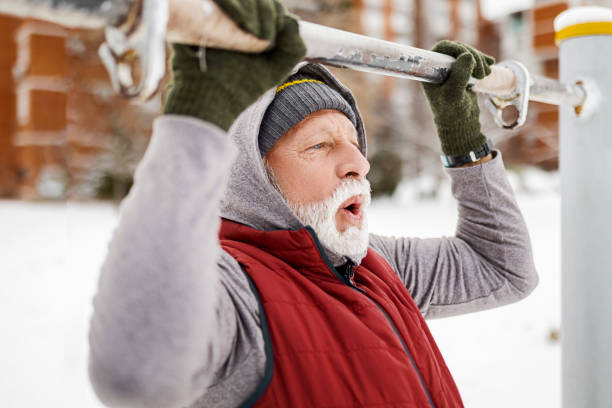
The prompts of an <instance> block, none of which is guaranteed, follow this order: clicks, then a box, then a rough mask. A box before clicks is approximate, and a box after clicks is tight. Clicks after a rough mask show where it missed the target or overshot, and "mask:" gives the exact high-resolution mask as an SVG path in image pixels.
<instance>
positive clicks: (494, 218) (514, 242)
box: [370, 151, 538, 318]
mask: <svg viewBox="0 0 612 408" xmlns="http://www.w3.org/2000/svg"><path fill="white" fill-rule="evenodd" d="M447 174H448V175H449V177H450V179H451V185H452V192H453V196H454V197H455V198H456V199H457V201H458V206H459V211H458V213H459V219H458V222H457V230H456V234H455V236H454V237H443V238H433V239H418V238H407V237H406V238H395V237H382V236H377V235H374V234H371V236H370V237H371V239H370V245H371V246H372V247H373V248H374V249H375V250H377V251H378V252H379V253H380V254H381V255H382V256H383V257H384V258H385V259H386V260H387V261H388V262H389V263H390V264H391V266H392V267H393V268H394V269H395V270H396V271H397V273H398V274H399V276H400V278H401V279H402V281H403V282H404V284H405V285H406V287H407V288H408V290H409V292H410V293H411V295H412V297H413V298H414V300H415V302H416V303H417V305H418V307H419V309H420V310H421V313H422V314H423V315H424V316H425V317H427V318H437V317H447V316H453V315H458V314H462V313H470V312H475V311H479V310H484V309H489V308H492V307H496V306H501V305H504V304H507V303H511V302H515V301H517V300H520V299H522V298H523V297H525V296H527V295H528V294H529V293H530V292H531V291H532V290H533V289H534V288H535V286H536V285H537V282H538V277H537V273H536V271H535V266H534V262H533V255H532V252H531V242H530V239H529V234H528V232H527V227H526V225H525V222H524V220H523V217H522V215H521V212H520V210H519V208H518V205H517V203H516V200H515V198H514V194H513V192H512V188H511V187H510V184H509V182H508V179H507V176H506V171H505V169H504V165H503V161H502V158H501V154H500V153H499V152H498V151H496V157H495V158H494V159H493V160H491V161H489V162H487V163H484V164H480V165H477V166H473V167H465V168H456V169H447Z"/></svg>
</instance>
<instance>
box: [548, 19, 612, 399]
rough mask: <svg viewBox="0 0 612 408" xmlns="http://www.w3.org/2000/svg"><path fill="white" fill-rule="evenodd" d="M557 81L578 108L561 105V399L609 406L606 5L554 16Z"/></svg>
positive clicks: (611, 225)
mask: <svg viewBox="0 0 612 408" xmlns="http://www.w3.org/2000/svg"><path fill="white" fill-rule="evenodd" d="M555 30H556V32H557V40H558V42H559V43H560V57H559V61H560V76H561V81H562V82H563V83H566V84H569V83H575V82H576V81H583V82H584V84H585V88H586V91H587V94H588V95H589V97H588V98H587V103H585V105H584V106H583V110H582V112H580V114H577V113H576V112H575V111H574V109H572V108H571V107H569V106H561V108H560V139H561V141H560V168H561V197H562V199H561V207H562V209H561V214H562V216H561V217H562V221H561V226H562V238H561V242H562V243H561V247H562V368H563V373H562V379H563V385H562V389H563V391H562V394H563V395H562V400H563V407H564V408H575V407H590V408H604V407H605V408H610V407H612V99H611V98H612V71H611V69H610V62H611V58H612V9H606V8H601V7H578V8H574V9H570V10H568V11H566V12H564V13H562V14H560V15H559V16H558V17H557V19H556V20H555Z"/></svg>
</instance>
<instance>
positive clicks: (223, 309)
mask: <svg viewBox="0 0 612 408" xmlns="http://www.w3.org/2000/svg"><path fill="white" fill-rule="evenodd" d="M235 154H236V153H235V147H234V146H233V144H232V142H231V141H230V140H229V139H228V137H227V136H226V134H225V132H223V131H222V130H221V129H219V128H217V127H216V126H214V125H212V124H208V123H206V122H203V121H200V120H197V119H193V118H188V117H182V116H175V115H167V116H162V117H160V118H158V119H157V120H156V121H155V123H154V128H153V136H152V139H151V143H150V145H149V147H148V149H147V152H146V153H145V156H144V157H143V159H142V161H141V162H140V164H139V166H138V168H137V170H136V173H135V182H134V186H133V188H132V190H131V191H130V194H129V195H128V197H126V199H125V200H124V201H123V202H122V204H121V208H120V216H119V224H118V226H117V228H116V230H115V231H114V234H113V237H112V240H111V242H110V244H109V247H108V254H107V257H106V259H105V261H104V264H103V266H102V270H101V275H100V280H99V284H98V292H97V294H96V296H95V298H94V312H93V316H92V319H91V325H90V333H89V341H90V355H89V375H90V380H91V383H92V385H93V388H94V390H95V391H96V393H97V395H98V397H99V398H100V400H101V401H102V402H104V403H105V404H106V405H108V406H111V407H179V406H185V405H188V404H190V403H192V402H194V401H195V399H196V398H197V397H199V396H201V395H202V394H203V392H204V391H205V390H206V389H207V388H208V387H209V386H211V384H212V383H214V382H215V380H217V379H218V377H219V376H226V375H228V372H231V371H232V367H233V366H235V365H236V364H237V363H236V362H234V361H228V360H229V359H230V356H231V355H232V352H233V351H235V350H236V349H237V348H244V349H248V348H249V347H248V346H249V344H248V343H249V342H251V343H253V342H257V341H259V340H257V341H256V340H254V339H252V337H254V336H255V337H256V335H257V330H256V328H255V329H254V326H256V325H257V322H258V320H257V319H258V316H257V313H258V312H257V305H256V303H253V299H254V295H253V294H252V293H251V292H250V291H249V290H248V289H247V288H245V284H244V281H245V280H246V279H245V278H244V276H242V275H241V273H240V272H241V271H240V269H239V266H238V264H237V263H236V262H235V261H234V260H233V258H232V259H228V258H230V257H229V256H222V255H227V254H226V253H225V252H223V251H222V250H221V249H220V247H219V242H218V235H217V234H218V229H219V214H218V213H219V202H220V199H221V194H222V192H223V188H224V186H225V184H226V182H227V177H228V174H229V170H230V166H231V164H232V162H233V160H234V157H235ZM232 261H234V262H232ZM241 276H242V278H241ZM241 285H242V287H241ZM240 295H244V296H243V297H244V298H245V299H241V296H240ZM245 321H246V322H245ZM245 327H246V328H247V329H248V330H250V332H249V333H248V336H247V335H245V334H244V330H245ZM238 343H239V344H238ZM239 356H240V355H239V354H238V357H239ZM233 358H234V359H235V358H237V357H233ZM253 381H256V379H253ZM247 386H248V384H247Z"/></svg>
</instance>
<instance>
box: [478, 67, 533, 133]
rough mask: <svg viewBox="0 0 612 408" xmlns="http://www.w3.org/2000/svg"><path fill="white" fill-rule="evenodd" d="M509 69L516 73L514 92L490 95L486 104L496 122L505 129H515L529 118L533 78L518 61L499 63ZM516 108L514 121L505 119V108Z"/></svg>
mask: <svg viewBox="0 0 612 408" xmlns="http://www.w3.org/2000/svg"><path fill="white" fill-rule="evenodd" d="M497 65H498V66H502V67H504V68H507V69H509V70H510V71H512V73H514V76H515V78H516V85H515V87H514V90H513V91H512V93H510V94H508V95H503V96H497V95H489V96H488V98H487V100H486V102H485V105H486V107H487V108H488V109H489V111H490V112H491V113H492V114H493V117H494V118H495V123H497V125H498V126H500V127H502V128H504V129H514V128H516V127H519V126H522V125H523V124H524V123H525V120H526V119H527V109H528V107H529V91H530V88H531V78H530V75H529V71H527V68H525V66H524V65H523V64H521V63H520V62H518V61H512V60H509V61H502V62H500V63H498V64H497ZM510 106H512V107H514V109H516V112H515V114H514V115H513V116H514V117H513V121H512V122H507V121H506V120H504V117H503V116H504V115H503V112H504V109H506V108H507V107H510Z"/></svg>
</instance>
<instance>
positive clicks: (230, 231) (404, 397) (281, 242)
mask: <svg viewBox="0 0 612 408" xmlns="http://www.w3.org/2000/svg"><path fill="white" fill-rule="evenodd" d="M220 240H221V245H222V247H223V249H224V250H225V251H227V252H228V253H229V254H230V255H232V256H233V257H234V258H235V259H236V260H237V261H238V262H239V263H240V265H241V266H242V268H243V269H244V271H245V272H246V273H247V275H248V276H249V278H250V280H251V282H252V284H253V285H254V289H255V291H256V293H257V294H258V297H259V299H260V303H261V305H262V308H263V310H262V311H263V313H264V316H263V317H262V326H267V327H264V331H266V330H267V332H268V333H267V334H266V335H267V336H269V338H268V340H267V342H268V346H269V349H270V350H271V354H272V355H271V356H268V358H267V359H268V362H267V364H268V368H269V370H271V371H270V374H271V376H269V377H268V378H266V379H264V382H263V383H262V384H261V387H260V388H259V389H258V391H257V392H256V395H254V396H253V397H252V398H251V399H250V400H249V401H248V403H249V404H250V403H256V405H257V406H261V407H357V406H359V407H432V406H435V407H462V406H463V404H462V402H461V397H460V395H459V392H458V390H457V387H456V385H455V383H454V381H453V379H452V376H451V374H450V372H449V370H448V368H447V367H446V364H445V363H444V360H443V358H442V355H441V354H440V351H439V350H438V347H437V346H436V344H435V342H434V340H433V337H432V335H431V333H430V332H429V329H428V328H427V324H426V322H425V320H424V319H423V317H422V316H421V313H420V312H419V310H418V307H417V306H416V304H415V303H414V301H413V299H412V297H411V296H410V294H409V293H408V291H407V289H406V288H405V286H404V285H403V284H402V282H401V281H400V279H399V278H398V276H397V274H396V273H395V272H394V271H393V269H392V268H391V266H390V265H389V264H388V263H387V262H386V261H385V260H384V259H383V258H382V257H381V256H380V255H379V254H377V253H376V252H375V251H374V250H373V249H371V248H370V249H368V254H367V256H366V257H365V258H364V260H363V261H362V263H361V265H359V266H358V267H357V268H356V269H355V271H354V279H353V280H352V281H347V280H346V279H345V278H344V277H343V276H341V275H340V274H339V273H338V272H337V271H336V270H335V269H334V268H333V267H332V266H331V265H330V264H329V262H328V261H327V259H326V257H325V256H324V252H323V251H322V250H321V245H320V243H319V241H318V239H317V237H316V234H315V233H314V232H313V231H312V229H311V228H310V227H307V228H303V229H300V230H296V231H291V230H281V231H266V232H264V231H259V230H255V229H252V228H250V227H247V226H245V225H241V224H238V223H235V222H232V221H228V220H222V224H221V230H220ZM272 367H273V369H272ZM249 404H247V405H249Z"/></svg>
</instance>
